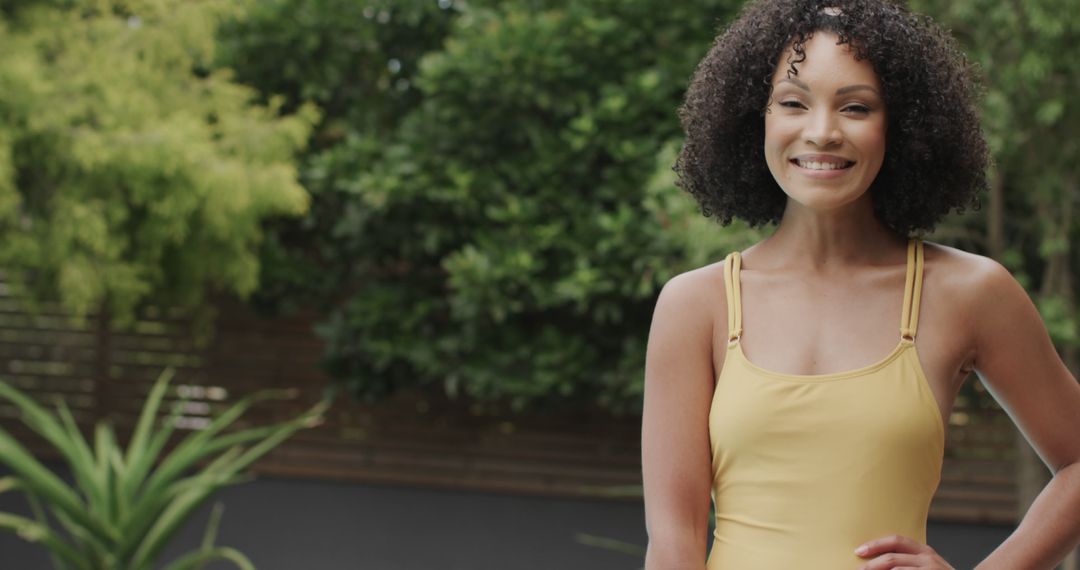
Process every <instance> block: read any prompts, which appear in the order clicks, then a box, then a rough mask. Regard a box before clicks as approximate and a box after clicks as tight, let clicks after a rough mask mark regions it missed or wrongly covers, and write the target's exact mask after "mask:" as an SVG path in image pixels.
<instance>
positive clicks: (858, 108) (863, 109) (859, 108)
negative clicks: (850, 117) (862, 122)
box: [844, 105, 870, 114]
mask: <svg viewBox="0 0 1080 570" xmlns="http://www.w3.org/2000/svg"><path fill="white" fill-rule="evenodd" d="M844 110H845V111H851V112H853V113H859V114H866V113H869V112H870V107H867V106H865V105H848V106H847V107H844Z"/></svg>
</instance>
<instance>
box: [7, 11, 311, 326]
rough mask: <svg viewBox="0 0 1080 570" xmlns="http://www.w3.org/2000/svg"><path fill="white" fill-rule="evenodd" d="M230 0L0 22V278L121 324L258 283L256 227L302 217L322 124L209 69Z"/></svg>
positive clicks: (14, 15)
mask: <svg viewBox="0 0 1080 570" xmlns="http://www.w3.org/2000/svg"><path fill="white" fill-rule="evenodd" d="M243 6H244V3H240V2H214V1H210V0H197V1H193V0H153V1H152V0H127V1H125V0H78V1H76V0H68V1H59V0H55V1H52V2H45V1H41V2H29V1H23V2H19V3H6V5H5V10H4V11H3V12H2V13H0V14H2V19H0V51H2V52H3V53H4V57H3V58H2V59H0V266H2V267H3V268H4V270H5V272H6V275H7V278H8V279H9V281H11V282H12V283H13V285H14V286H15V287H17V288H19V289H22V290H25V291H26V292H28V293H30V294H31V295H32V296H33V297H34V298H36V299H51V298H59V299H60V300H61V301H62V302H63V303H64V304H65V305H66V306H67V307H68V308H70V309H71V310H73V311H74V312H75V313H76V314H77V315H85V314H87V313H88V312H91V311H95V310H97V309H98V308H100V307H101V306H103V304H104V305H106V306H107V307H108V309H109V311H110V312H111V313H112V314H113V315H114V316H115V317H116V318H117V319H118V320H119V321H121V322H125V321H129V320H130V319H131V317H132V315H133V314H134V310H135V309H136V308H137V307H138V306H139V305H140V304H141V303H143V302H145V301H147V300H149V299H154V300H158V301H161V302H167V303H171V304H179V305H185V306H198V305H200V302H201V300H202V299H203V297H204V294H205V291H206V289H207V287H216V288H220V289H223V290H228V291H233V292H236V293H240V294H245V293H249V292H250V291H252V290H254V288H255V287H256V284H257V280H258V258H257V256H256V246H257V244H258V243H259V240H260V236H261V232H262V229H261V226H260V221H261V220H262V219H263V218H265V217H267V216H272V215H296V214H300V213H302V212H304V211H305V209H306V208H307V205H308V195H307V193H306V192H305V191H304V189H303V187H302V186H300V184H299V183H298V182H297V179H296V178H297V177H296V169H295V166H294V154H295V153H296V152H297V150H298V149H300V148H302V147H303V145H304V144H305V143H306V141H307V138H308V136H309V132H310V129H311V125H312V124H313V123H314V121H315V120H316V119H317V114H316V112H315V111H314V108H313V107H312V106H310V105H306V106H303V107H302V108H300V109H299V110H298V111H297V112H296V113H295V114H292V115H288V116H282V114H281V113H280V101H276V100H271V101H270V102H269V103H267V104H256V103H255V102H254V101H253V98H254V97H255V96H256V93H255V91H254V90H252V89H251V88H249V87H244V86H241V85H240V84H238V83H236V82H235V81H233V79H232V76H231V73H230V71H229V70H228V69H221V68H213V67H212V65H211V63H212V61H213V59H214V56H215V44H216V41H215V36H214V32H215V28H216V26H217V23H218V22H220V21H222V20H224V19H226V18H234V17H237V16H238V14H240V13H241V10H242V9H243Z"/></svg>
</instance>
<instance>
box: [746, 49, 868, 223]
mask: <svg viewBox="0 0 1080 570" xmlns="http://www.w3.org/2000/svg"><path fill="white" fill-rule="evenodd" d="M837 39H838V38H837V36H836V35H835V34H833V33H829V32H822V31H819V32H816V33H815V34H814V35H813V37H812V38H810V40H808V41H807V42H805V43H804V44H803V47H804V48H805V50H806V59H805V60H804V61H802V62H801V63H797V64H795V68H796V69H798V71H799V73H798V75H794V76H792V77H791V78H788V73H787V71H788V63H787V59H788V58H789V57H790V56H791V53H792V52H791V50H790V49H788V50H786V51H785V53H784V54H783V55H782V56H781V57H780V64H779V65H778V66H777V69H776V72H775V73H774V74H773V77H772V86H773V93H772V98H771V100H770V101H769V107H768V111H767V113H766V114H765V162H766V163H767V164H768V165H769V171H771V172H772V175H773V178H775V179H776V182H777V184H779V185H780V187H781V188H782V189H783V190H784V193H786V194H787V195H788V198H789V200H794V201H796V202H798V203H800V204H802V205H803V206H805V207H807V208H810V209H813V210H819V211H825V210H832V209H834V208H838V207H841V206H844V205H846V204H849V203H851V202H854V201H855V200H857V199H859V198H860V197H862V196H863V195H865V196H866V198H867V199H869V194H867V193H866V190H867V188H869V187H870V183H871V182H873V181H874V178H875V177H876V176H877V174H878V171H879V170H881V163H882V162H883V161H884V158H885V128H886V117H885V103H884V100H883V99H882V96H881V83H880V81H879V80H878V77H877V74H876V73H875V72H874V68H873V66H871V64H870V62H869V61H866V60H862V61H856V60H855V56H854V54H853V52H852V51H851V50H850V48H849V46H848V45H847V44H844V45H839V46H838V45H836V42H837Z"/></svg>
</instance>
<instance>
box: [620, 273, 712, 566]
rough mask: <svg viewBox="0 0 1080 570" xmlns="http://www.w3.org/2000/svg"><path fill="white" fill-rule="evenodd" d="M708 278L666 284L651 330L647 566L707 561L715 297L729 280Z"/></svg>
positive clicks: (645, 451)
mask: <svg viewBox="0 0 1080 570" xmlns="http://www.w3.org/2000/svg"><path fill="white" fill-rule="evenodd" d="M708 277H709V275H708V273H707V271H706V270H705V269H700V270H697V271H692V272H688V273H684V274H681V275H678V276H676V277H674V278H673V279H671V280H670V281H668V282H667V283H666V284H665V285H664V288H663V289H662V290H661V292H660V296H659V298H658V299H657V302H656V308H655V310H654V312H653V320H652V326H651V328H650V330H649V342H648V348H647V350H646V357H645V396H644V409H643V411H642V424H641V432H642V433H641V460H642V479H643V482H644V493H645V526H646V529H647V531H648V533H649V546H648V551H647V553H646V556H645V568H646V570H658V569H663V570H676V569H692V570H701V569H702V568H704V566H705V551H706V540H707V536H706V535H707V533H708V518H709V503H710V488H711V468H710V463H711V460H710V457H711V454H710V452H709V404H710V401H711V398H712V390H713V379H712V376H713V365H712V332H713V331H712V326H713V325H712V322H713V320H712V315H711V310H710V308H711V307H713V306H714V305H713V303H711V302H709V301H710V299H716V298H717V295H718V296H719V298H720V299H722V298H723V296H724V291H723V281H722V280H721V281H720V283H719V286H717V284H716V280H714V279H709V278H708ZM720 322H726V321H723V320H721V321H720Z"/></svg>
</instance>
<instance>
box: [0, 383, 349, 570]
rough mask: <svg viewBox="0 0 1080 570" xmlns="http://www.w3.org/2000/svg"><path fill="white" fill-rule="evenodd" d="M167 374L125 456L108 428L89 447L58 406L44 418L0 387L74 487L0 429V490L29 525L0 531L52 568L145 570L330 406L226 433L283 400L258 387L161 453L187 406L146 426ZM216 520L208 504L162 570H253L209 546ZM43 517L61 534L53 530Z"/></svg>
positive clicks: (8, 523)
mask: <svg viewBox="0 0 1080 570" xmlns="http://www.w3.org/2000/svg"><path fill="white" fill-rule="evenodd" d="M173 375H174V371H173V370H172V369H171V368H170V369H166V370H165V371H164V372H163V373H162V374H161V376H159V377H158V379H157V381H156V382H155V383H154V385H153V387H152V389H151V390H150V393H149V395H148V396H147V399H146V402H145V404H144V406H143V409H142V412H141V414H140V416H139V421H138V423H137V424H136V427H135V431H134V433H133V434H132V436H131V440H130V441H129V442H128V445H127V449H126V450H122V449H121V447H120V446H119V445H118V443H117V440H116V436H115V433H114V431H113V428H112V426H111V424H109V423H108V422H98V423H97V425H96V426H95V429H94V438H93V439H94V441H93V446H92V447H91V445H90V443H89V442H88V441H87V440H86V439H85V438H84V437H83V435H82V433H81V432H80V431H79V428H78V426H77V425H76V423H75V420H74V418H73V417H72V414H71V411H70V410H69V409H68V407H67V405H66V404H65V403H64V401H63V400H62V399H60V400H58V401H57V402H56V412H55V414H53V413H50V412H49V411H48V410H46V409H45V408H44V407H42V406H41V405H39V404H38V403H37V402H35V401H34V400H33V399H32V398H30V397H29V396H27V395H26V394H24V393H22V392H20V391H19V390H17V389H16V388H14V387H12V386H11V385H9V384H7V383H5V382H3V381H2V380H0V399H4V400H8V401H10V402H11V403H12V404H14V405H15V406H16V408H17V409H18V410H19V411H20V415H21V418H20V419H21V420H22V422H23V423H24V424H26V426H27V427H29V428H30V429H32V430H33V431H34V432H36V433H37V434H39V435H40V436H41V437H42V438H44V439H45V440H46V441H47V442H48V443H49V444H51V445H52V446H53V447H54V448H55V449H56V451H58V452H59V454H60V456H61V457H62V458H63V460H64V462H65V463H66V464H67V466H68V469H69V470H70V472H71V474H72V476H73V478H74V482H75V484H74V485H73V486H69V485H68V484H67V483H65V482H64V481H63V480H62V479H61V478H60V477H59V476H57V475H56V474H55V473H53V472H52V471H50V470H49V469H47V468H46V467H45V466H44V465H43V464H42V463H41V462H39V461H38V460H37V459H35V458H34V457H33V456H32V455H31V454H30V452H28V451H27V450H26V448H25V447H23V446H22V445H20V444H19V442H17V441H16V440H15V438H13V437H12V436H11V435H10V434H9V433H8V432H6V431H4V430H3V429H0V464H3V465H5V466H7V468H8V469H9V470H10V471H11V473H12V475H10V476H7V477H3V478H0V492H5V491H20V492H22V493H24V494H25V495H26V497H27V499H28V501H29V503H30V505H31V509H32V511H33V514H34V518H32V519H31V518H26V517H22V516H18V515H14V514H10V513H2V512H0V530H8V531H13V532H15V533H17V534H18V535H19V536H20V537H22V538H23V539H25V540H28V541H31V542H35V543H38V544H40V545H42V546H43V547H44V548H46V549H48V550H49V553H50V556H51V558H52V561H53V564H54V566H55V567H56V568H57V570H69V569H78V570H150V569H151V567H152V566H153V565H154V564H155V562H156V561H157V559H158V558H159V556H160V555H161V552H162V550H163V549H164V548H165V546H166V545H167V544H168V542H169V541H170V540H171V539H172V538H173V537H174V535H175V534H176V532H177V531H178V530H179V529H180V528H181V526H182V525H183V523H184V522H185V521H186V520H187V519H188V518H189V517H190V516H191V515H192V514H193V513H194V511H195V510H196V509H197V508H198V507H199V506H201V505H202V504H203V503H204V502H205V501H206V500H207V499H208V498H209V497H210V496H211V495H212V494H213V493H215V492H216V491H218V490H219V489H221V488H222V487H225V486H227V485H231V484H235V483H238V482H241V481H243V480H244V479H245V478H246V477H245V476H244V475H243V473H242V472H243V470H244V469H246V468H247V467H248V466H250V465H251V464H252V462H254V461H255V460H257V459H258V458H259V457H262V456H263V455H264V454H266V453H267V452H268V451H270V450H271V449H273V448H274V447H275V446H276V445H278V444H280V443H281V442H282V441H284V440H285V439H287V438H288V437H289V436H291V435H292V434H293V433H295V432H296V431H297V430H299V429H301V428H304V427H308V426H311V425H315V424H316V423H318V422H319V421H320V420H321V418H322V414H323V413H324V412H325V410H326V408H327V407H328V406H329V404H330V403H329V401H328V400H323V401H320V402H319V403H317V404H315V405H314V406H313V407H311V408H310V409H308V410H307V411H306V412H304V413H303V414H301V415H300V416H299V417H297V418H294V419H291V420H288V421H285V422H282V423H278V424H274V425H267V426H261V427H254V428H247V429H243V430H236V431H232V432H227V433H226V432H225V431H224V430H225V429H226V428H228V427H229V426H230V425H231V424H232V423H233V422H235V421H236V420H237V419H238V418H239V417H240V416H241V415H242V414H243V413H244V412H245V411H247V410H248V409H249V408H250V407H251V406H252V405H253V404H255V403H256V402H258V401H260V400H265V399H268V398H281V397H286V396H288V395H289V393H288V392H287V391H283V390H264V391H261V392H258V393H256V394H253V395H250V396H248V397H246V398H243V399H241V400H240V401H238V402H236V403H235V404H233V405H232V406H231V407H230V408H228V409H227V410H226V411H225V412H223V413H222V414H221V415H219V416H217V417H216V418H214V419H213V421H211V422H210V424H209V425H207V427H206V428H205V429H202V430H200V431H194V432H192V433H190V434H188V435H187V436H186V437H185V438H183V440H181V441H180V442H179V443H178V444H177V445H176V446H175V447H174V448H173V449H172V450H171V451H170V452H169V453H167V454H164V455H162V452H163V451H164V449H165V447H166V444H167V443H168V442H169V440H170V438H171V437H172V435H173V431H174V429H175V425H176V420H177V419H178V418H179V417H180V415H181V414H182V412H183V409H184V404H185V403H186V399H181V400H180V401H178V402H176V403H175V404H174V405H173V407H172V410H171V412H170V414H169V415H168V416H167V417H165V418H164V419H163V421H161V422H160V423H159V425H157V426H156V427H155V425H154V424H155V423H156V420H157V419H158V411H159V409H160V408H161V404H162V400H163V399H164V396H165V394H166V392H167V390H168V386H169V382H170V381H171V380H172V377H173ZM159 458H160V461H159ZM200 462H204V463H203V464H202V466H201V467H200V466H199V465H200ZM155 464H156V466H155ZM49 515H51V517H50V516H49ZM220 516H221V509H220V505H216V506H215V508H214V510H213V512H212V514H211V516H210V522H209V523H208V524H207V527H206V531H205V533H204V536H203V541H202V544H201V545H200V547H199V548H198V549H197V550H195V551H193V552H191V553H190V554H187V555H186V556H182V557H181V558H179V559H177V560H175V561H173V562H172V563H171V564H170V565H169V566H168V567H167V569H166V570H192V569H198V568H201V567H202V566H203V565H204V564H205V563H206V562H208V561H210V560H215V559H217V560H227V561H231V562H232V563H234V564H235V565H236V566H238V567H239V568H242V569H251V568H254V566H253V565H252V564H251V561H250V560H248V558H247V557H246V556H244V555H243V554H242V553H240V552H239V551H237V550H236V549H233V548H228V547H223V546H215V545H214V540H215V537H216V533H217V526H218V520H219V518H220ZM50 518H51V519H52V521H55V522H56V523H58V524H59V526H60V527H62V529H63V531H64V532H60V531H59V529H54V528H53V524H54V523H52V522H51V521H50Z"/></svg>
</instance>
